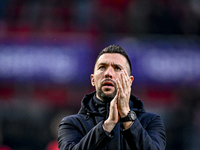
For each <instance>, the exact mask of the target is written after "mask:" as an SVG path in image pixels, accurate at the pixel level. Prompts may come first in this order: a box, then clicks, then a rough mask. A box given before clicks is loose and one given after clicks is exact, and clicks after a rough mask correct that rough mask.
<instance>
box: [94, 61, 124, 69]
mask: <svg viewBox="0 0 200 150" xmlns="http://www.w3.org/2000/svg"><path fill="white" fill-rule="evenodd" d="M101 65H103V66H106V65H108V63H106V62H102V63H99V64H98V65H97V66H101ZM111 65H112V66H119V67H120V68H122V69H124V68H123V67H122V65H120V64H116V63H111Z"/></svg>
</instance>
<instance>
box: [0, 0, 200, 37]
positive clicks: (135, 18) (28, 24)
mask: <svg viewBox="0 0 200 150" xmlns="http://www.w3.org/2000/svg"><path fill="white" fill-rule="evenodd" d="M15 31H20V32H89V33H94V34H98V33H126V34H148V33H154V34H195V35H199V34H200V2H199V0H142V1H141V0H95V1H93V0H73V1H70V0H1V2H0V32H1V33H6V32H15Z"/></svg>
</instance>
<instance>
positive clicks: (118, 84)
mask: <svg viewBox="0 0 200 150" xmlns="http://www.w3.org/2000/svg"><path fill="white" fill-rule="evenodd" d="M117 87H118V91H119V94H120V93H122V92H123V88H122V85H121V83H120V81H119V79H117Z"/></svg>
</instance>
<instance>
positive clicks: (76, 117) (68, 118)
mask: <svg viewBox="0 0 200 150" xmlns="http://www.w3.org/2000/svg"><path fill="white" fill-rule="evenodd" d="M82 119H84V117H83V115H82V114H73V115H69V116H66V117H64V118H63V119H62V120H61V124H62V123H73V122H75V123H76V122H77V121H78V120H82Z"/></svg>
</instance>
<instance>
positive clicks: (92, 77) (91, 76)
mask: <svg viewBox="0 0 200 150" xmlns="http://www.w3.org/2000/svg"><path fill="white" fill-rule="evenodd" d="M90 80H91V84H92V86H95V83H94V74H91V75H90Z"/></svg>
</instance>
